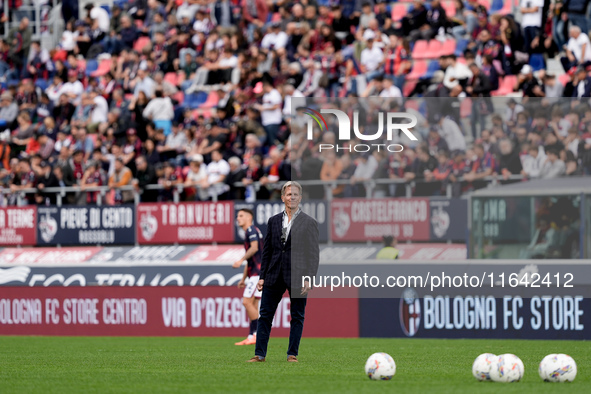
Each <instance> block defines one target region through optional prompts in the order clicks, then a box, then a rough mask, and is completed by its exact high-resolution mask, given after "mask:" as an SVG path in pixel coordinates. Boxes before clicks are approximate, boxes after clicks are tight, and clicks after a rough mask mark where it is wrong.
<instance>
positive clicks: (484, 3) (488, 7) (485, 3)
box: [478, 0, 490, 11]
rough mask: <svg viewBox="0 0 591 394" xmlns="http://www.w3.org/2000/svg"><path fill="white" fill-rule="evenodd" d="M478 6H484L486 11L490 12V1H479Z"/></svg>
mask: <svg viewBox="0 0 591 394" xmlns="http://www.w3.org/2000/svg"><path fill="white" fill-rule="evenodd" d="M478 4H480V5H483V6H484V8H486V10H487V11H488V10H490V0H478Z"/></svg>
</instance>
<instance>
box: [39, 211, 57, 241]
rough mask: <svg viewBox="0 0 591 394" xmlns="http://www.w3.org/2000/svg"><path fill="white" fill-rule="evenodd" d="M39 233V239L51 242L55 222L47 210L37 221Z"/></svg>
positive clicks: (55, 232) (54, 231)
mask: <svg viewBox="0 0 591 394" xmlns="http://www.w3.org/2000/svg"><path fill="white" fill-rule="evenodd" d="M39 234H40V235H41V239H42V240H43V241H44V242H47V243H49V242H51V241H52V240H53V237H55V234H57V222H56V221H55V219H54V218H53V216H51V215H50V214H49V212H48V213H47V215H45V216H42V217H41V220H40V221H39Z"/></svg>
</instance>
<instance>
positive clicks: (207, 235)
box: [137, 201, 235, 244]
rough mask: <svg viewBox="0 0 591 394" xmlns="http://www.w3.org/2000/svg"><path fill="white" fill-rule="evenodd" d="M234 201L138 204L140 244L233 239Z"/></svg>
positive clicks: (229, 240)
mask: <svg viewBox="0 0 591 394" xmlns="http://www.w3.org/2000/svg"><path fill="white" fill-rule="evenodd" d="M234 219H235V218H234V204H233V202H232V201H224V202H193V203H179V204H174V203H159V204H139V205H138V207H137V226H138V228H137V233H138V242H139V243H140V244H171V243H180V244H183V243H185V244H195V243H207V242H213V241H215V242H232V243H233V242H234Z"/></svg>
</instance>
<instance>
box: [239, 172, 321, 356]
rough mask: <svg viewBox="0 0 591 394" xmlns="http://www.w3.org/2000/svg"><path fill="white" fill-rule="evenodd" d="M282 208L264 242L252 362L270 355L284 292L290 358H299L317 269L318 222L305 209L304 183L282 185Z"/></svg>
mask: <svg viewBox="0 0 591 394" xmlns="http://www.w3.org/2000/svg"><path fill="white" fill-rule="evenodd" d="M281 200H282V201H283V202H284V204H285V209H284V210H283V212H281V213H279V214H277V215H275V216H273V217H271V218H270V219H269V222H268V224H267V234H266V235H265V240H264V242H263V256H262V263H261V274H260V280H259V283H258V284H257V289H259V290H262V292H263V295H262V298H261V304H260V305H261V306H260V316H259V323H258V328H257V342H256V348H255V356H254V357H253V358H251V359H250V360H248V361H249V362H263V361H265V357H266V356H267V344H268V342H269V337H270V334H271V324H272V322H273V317H274V316H275V311H276V310H277V306H278V305H279V302H280V301H281V298H282V297H283V294H284V293H285V290H287V291H288V292H289V297H290V300H291V328H290V331H289V347H288V349H287V361H289V362H297V361H298V360H297V355H298V350H299V346H300V339H301V337H302V331H303V329H304V315H305V311H306V300H307V297H306V296H307V294H308V292H309V291H310V288H311V287H310V286H311V284H310V282H309V281H303V277H304V276H305V277H309V278H313V277H314V276H316V273H317V271H318V262H319V260H320V249H319V245H318V222H316V220H315V219H313V218H312V217H310V216H308V215H306V214H305V213H304V212H302V210H301V208H300V206H299V205H300V202H301V201H302V186H301V185H300V184H299V183H297V182H292V181H290V182H286V183H285V185H283V187H282V188H281Z"/></svg>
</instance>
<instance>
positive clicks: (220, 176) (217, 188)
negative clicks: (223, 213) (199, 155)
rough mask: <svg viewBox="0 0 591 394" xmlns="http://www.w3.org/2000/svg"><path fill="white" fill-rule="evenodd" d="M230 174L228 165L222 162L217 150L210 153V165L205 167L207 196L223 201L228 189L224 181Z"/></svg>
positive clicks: (222, 159) (224, 161)
mask: <svg viewBox="0 0 591 394" xmlns="http://www.w3.org/2000/svg"><path fill="white" fill-rule="evenodd" d="M229 173H230V165H229V164H228V162H227V161H226V160H224V158H223V156H222V154H221V153H220V151H219V150H214V151H212V152H211V163H209V164H208V165H207V185H208V187H209V189H208V193H209V196H210V197H211V198H212V199H214V198H216V199H218V200H225V199H226V198H225V197H226V196H227V193H228V191H229V189H230V188H229V187H228V185H227V184H226V182H225V180H226V177H227V176H228V174H229Z"/></svg>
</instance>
